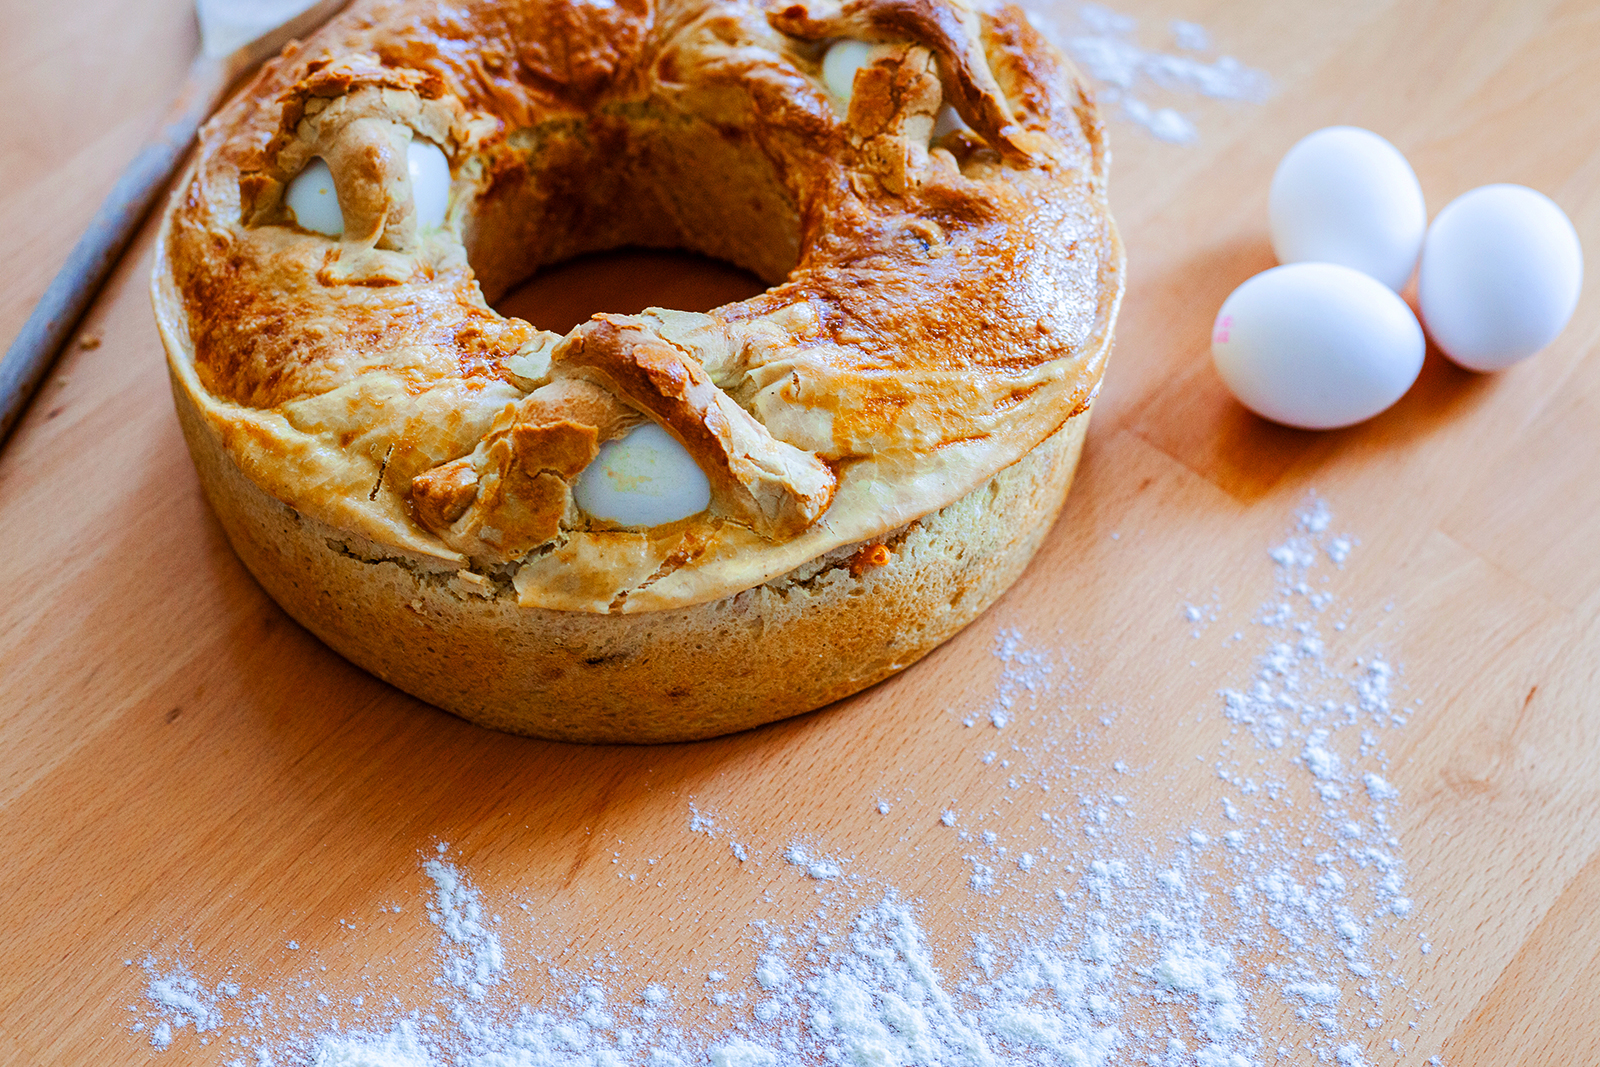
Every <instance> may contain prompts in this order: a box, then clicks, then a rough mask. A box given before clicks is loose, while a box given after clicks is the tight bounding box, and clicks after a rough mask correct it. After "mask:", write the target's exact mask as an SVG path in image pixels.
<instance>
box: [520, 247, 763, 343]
mask: <svg viewBox="0 0 1600 1067" xmlns="http://www.w3.org/2000/svg"><path fill="white" fill-rule="evenodd" d="M766 288H767V283H766V282H764V281H762V280H761V279H760V278H758V277H756V276H755V275H754V274H752V273H750V272H749V271H746V270H741V269H740V268H738V267H736V266H734V265H733V264H731V263H725V262H723V261H722V260H718V259H711V258H709V257H707V256H699V255H695V254H694V253H691V252H677V251H671V250H663V249H645V248H622V249H616V250H614V251H610V252H596V253H593V254H590V255H586V256H579V257H577V258H575V259H569V260H567V261H566V262H564V263H557V264H555V265H553V266H550V267H547V268H545V269H543V270H541V271H539V272H538V273H537V274H535V275H534V276H533V277H532V278H530V279H528V281H526V282H524V283H523V284H521V285H519V286H517V287H516V288H515V289H512V290H511V291H510V292H509V293H507V294H506V295H504V296H502V297H501V298H500V299H499V300H496V301H495V303H494V309H495V310H496V311H498V312H499V313H500V314H502V315H506V316H514V317H516V318H519V319H525V320H527V321H528V322H531V323H533V324H534V325H535V326H537V327H539V328H540V329H543V330H553V331H555V332H556V333H560V334H564V333H566V332H568V331H569V330H571V329H572V328H573V327H574V326H576V325H578V324H579V323H581V322H585V321H587V320H588V319H589V317H590V316H591V315H593V314H595V313H596V312H600V311H610V312H614V313H616V314H621V315H636V314H638V313H639V312H641V311H643V310H644V309H645V308H648V307H662V308H672V309H673V310H675V311H710V310H711V309H712V308H718V307H721V306H722V305H724V304H731V303H734V302H735V301H739V300H748V299H749V298H750V297H752V296H755V295H757V294H759V293H761V292H764V291H765V290H766Z"/></svg>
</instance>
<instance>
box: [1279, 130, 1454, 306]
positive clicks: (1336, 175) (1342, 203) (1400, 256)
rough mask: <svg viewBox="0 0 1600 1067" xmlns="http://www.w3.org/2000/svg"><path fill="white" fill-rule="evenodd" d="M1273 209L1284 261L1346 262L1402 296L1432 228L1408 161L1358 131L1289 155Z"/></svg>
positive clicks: (1306, 144)
mask: <svg viewBox="0 0 1600 1067" xmlns="http://www.w3.org/2000/svg"><path fill="white" fill-rule="evenodd" d="M1268 209H1269V212H1270V214H1271V217H1272V251H1273V252H1274V253H1276V254H1277V257H1278V262H1279V263H1307V262H1314V263H1339V264H1342V265H1343V266H1346V267H1353V268H1355V269H1356V270H1359V271H1362V272H1364V273H1366V274H1370V275H1372V276H1373V277H1374V278H1376V279H1378V280H1379V281H1380V282H1382V283H1383V284H1384V285H1387V286H1388V287H1389V288H1391V289H1393V290H1395V291H1396V292H1398V291H1400V290H1401V289H1403V288H1405V284H1406V282H1407V281H1409V280H1410V278H1411V271H1412V270H1413V269H1414V268H1415V267H1416V265H1417V253H1418V252H1420V251H1421V249H1422V235H1423V232H1424V231H1425V230H1426V229H1427V225H1428V212H1427V208H1426V206H1425V205H1424V204H1423V201H1422V186H1421V185H1419V184H1418V183H1417V176H1416V174H1415V173H1414V172H1413V171H1412V169H1411V164H1409V163H1407V162H1406V157H1405V156H1403V155H1401V154H1400V150H1399V149H1397V148H1395V146H1394V145H1392V144H1390V143H1389V142H1388V141H1386V140H1384V139H1383V138H1382V137H1379V136H1378V135H1377V134H1375V133H1373V132H1372V131H1371V130H1363V129H1360V128H1358V127H1355V126H1329V127H1327V128H1326V129H1321V130H1318V131H1317V132H1316V133H1313V134H1310V135H1308V136H1306V137H1304V138H1302V139H1301V140H1300V142H1299V143H1297V144H1296V145H1295V146H1294V147H1293V148H1291V149H1289V151H1288V153H1287V154H1285V155H1284V157H1283V161H1282V162H1280V163H1279V164H1278V170H1277V173H1275V174H1273V176H1272V191H1271V193H1270V194H1269V196H1268Z"/></svg>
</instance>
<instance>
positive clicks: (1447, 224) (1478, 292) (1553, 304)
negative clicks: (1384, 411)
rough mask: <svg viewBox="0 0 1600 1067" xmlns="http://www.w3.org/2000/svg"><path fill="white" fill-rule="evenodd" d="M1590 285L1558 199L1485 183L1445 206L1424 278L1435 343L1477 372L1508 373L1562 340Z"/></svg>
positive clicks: (1427, 250)
mask: <svg viewBox="0 0 1600 1067" xmlns="http://www.w3.org/2000/svg"><path fill="white" fill-rule="evenodd" d="M1582 287H1583V248H1582V247H1581V246H1580V245H1579V243H1578V232H1577V231H1576V230H1574V229H1573V228H1572V222H1571V221H1570V220H1569V219H1568V218H1567V216H1566V213H1565V212H1564V211H1562V210H1561V209H1560V208H1559V207H1557V206H1556V204H1555V202H1554V201H1552V200H1551V199H1550V198H1549V197H1547V196H1545V195H1544V194H1543V193H1540V192H1535V191H1534V190H1532V189H1529V188H1527V187H1526V186H1522V185H1485V186H1482V187H1481V188H1478V189H1474V190H1472V191H1471V192H1470V193H1463V194H1462V195H1461V196H1458V197H1457V198H1456V199H1454V200H1452V201H1450V203H1448V204H1446V205H1445V209H1444V210H1443V211H1441V212H1439V217H1438V218H1436V219H1434V220H1433V225H1432V226H1430V227H1429V228H1428V239H1427V241H1426V243H1424V245H1423V246H1422V267H1421V268H1420V271H1419V273H1418V275H1417V298H1418V302H1419V304H1420V305H1421V308H1422V321H1423V322H1425V323H1426V324H1427V326H1428V333H1429V334H1430V335H1432V337H1433V340H1434V343H1435V344H1437V345H1438V346H1439V348H1440V350H1442V351H1443V352H1444V354H1445V355H1447V356H1449V357H1450V358H1451V359H1453V360H1455V361H1456V362H1457V363H1459V364H1461V365H1462V366H1463V367H1467V368H1468V369H1470V370H1477V371H1491V370H1500V369H1501V368H1503V367H1509V366H1510V365H1511V364H1513V363H1516V362H1517V361H1518V360H1523V359H1527V358H1528V357H1529V356H1531V355H1533V354H1534V353H1535V352H1537V351H1539V350H1540V349H1541V348H1543V347H1544V346H1546V345H1548V344H1549V343H1550V342H1551V341H1554V340H1555V339H1556V336H1557V335H1558V334H1560V333H1561V331H1562V330H1563V329H1565V328H1566V325H1567V320H1569V319H1571V318H1572V312H1573V309H1574V308H1576V307H1577V306H1578V291H1579V290H1580V289H1581V288H1582Z"/></svg>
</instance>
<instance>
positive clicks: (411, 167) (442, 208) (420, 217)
mask: <svg viewBox="0 0 1600 1067" xmlns="http://www.w3.org/2000/svg"><path fill="white" fill-rule="evenodd" d="M406 169H407V170H408V171H410V173H411V199H412V201H413V202H414V203H415V204H416V206H417V226H418V227H419V228H421V229H424V230H433V229H437V228H439V227H440V226H443V225H444V217H445V212H446V211H447V210H448V208H449V207H450V160H449V159H447V158H445V154H444V150H443V149H441V148H440V147H439V146H438V145H436V144H434V143H433V142H432V141H425V140H423V139H421V138H413V139H412V141H411V144H410V145H408V146H407V147H406Z"/></svg>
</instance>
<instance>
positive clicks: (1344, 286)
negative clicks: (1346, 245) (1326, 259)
mask: <svg viewBox="0 0 1600 1067" xmlns="http://www.w3.org/2000/svg"><path fill="white" fill-rule="evenodd" d="M1426 347H1427V345H1426V342H1425V341H1424V340H1423V338H1422V327H1421V326H1420V325H1419V324H1418V323H1417V317H1416V316H1415V315H1413V314H1412V313H1411V309H1410V308H1409V307H1407V306H1406V303H1405V301H1403V300H1401V299H1400V297H1399V296H1397V295H1396V294H1395V292H1394V290H1393V289H1390V288H1389V287H1388V286H1386V285H1384V284H1382V283H1381V282H1379V281H1377V280H1375V279H1374V278H1372V277H1371V276H1370V275H1367V274H1363V273H1361V272H1360V271H1358V270H1353V269H1351V268H1349V267H1341V266H1339V265H1337V264H1334V263H1294V264H1289V265H1287V266H1282V267H1273V268H1272V269H1271V270H1269V271H1263V272H1262V273H1260V274H1257V275H1256V276H1255V277H1254V278H1251V279H1250V280H1249V281H1247V282H1245V283H1244V284H1243V285H1241V286H1239V288H1237V289H1235V290H1234V291H1233V294H1232V295H1231V296H1229V297H1228V299H1227V300H1225V301H1223V304H1222V310H1221V311H1219V312H1217V321H1216V324H1215V326H1213V328H1212V332H1211V358H1212V360H1213V361H1214V362H1215V363H1216V365H1217V373H1219V374H1221V375H1222V380H1223V381H1224V382H1226V383H1227V386H1228V388H1229V389H1231V390H1232V391H1233V395H1234V396H1236V397H1238V398H1239V400H1240V402H1241V403H1243V404H1244V406H1245V407H1247V408H1249V409H1250V410H1251V411H1254V412H1255V413H1256V414H1258V415H1261V416H1262V417H1264V418H1268V419H1271V420H1272V421H1274V422H1281V423H1284V424H1286V425H1289V426H1298V427H1301V428H1302V429H1307V430H1329V429H1333V428H1335V427H1339V426H1349V425H1352V424H1354V423H1357V422H1361V421H1362V420H1364V419H1370V418H1371V417H1372V416H1374V415H1376V414H1378V412H1380V411H1382V410H1384V409H1385V408H1387V407H1389V405H1391V404H1393V403H1394V402H1395V401H1396V400H1399V399H1400V398H1401V397H1402V396H1404V395H1405V391H1406V390H1407V389H1409V388H1411V383H1412V382H1414V381H1416V379H1417V374H1418V373H1419V372H1420V371H1421V370H1422V355H1423V351H1424V349H1425V348H1426Z"/></svg>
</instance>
